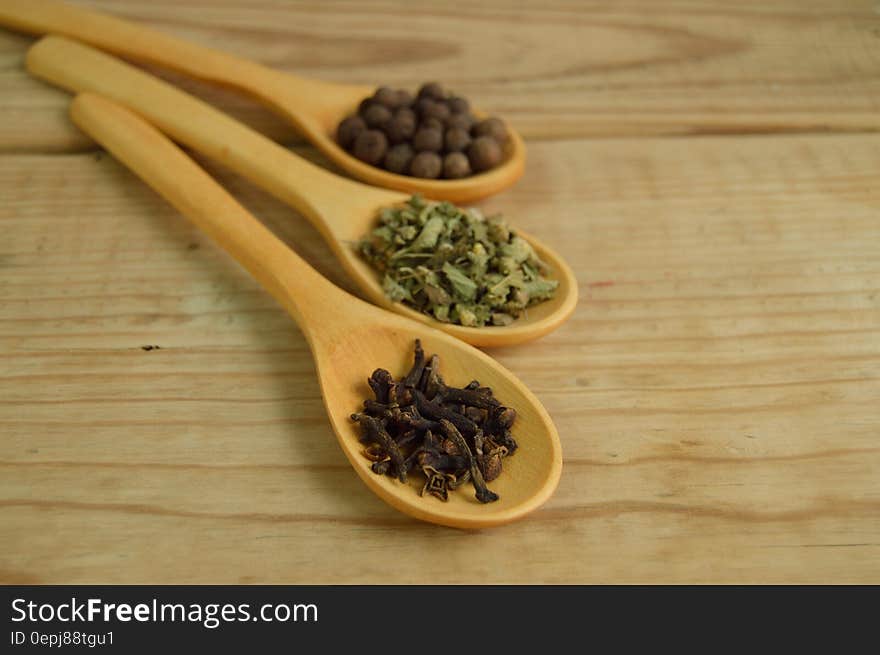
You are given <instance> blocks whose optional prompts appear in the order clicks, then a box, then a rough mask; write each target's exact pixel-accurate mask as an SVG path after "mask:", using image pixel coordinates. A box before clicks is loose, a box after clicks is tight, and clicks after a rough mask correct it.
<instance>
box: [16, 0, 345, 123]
mask: <svg viewBox="0 0 880 655" xmlns="http://www.w3.org/2000/svg"><path fill="white" fill-rule="evenodd" d="M0 24H3V25H5V26H7V27H10V28H12V29H15V30H18V31H22V32H28V33H31V34H61V35H65V36H69V37H72V38H74V39H77V40H79V41H83V42H85V43H90V44H92V45H94V46H96V47H98V48H101V49H102V50H106V51H108V52H113V53H116V54H119V55H123V56H125V57H127V58H129V59H133V60H136V61H142V62H148V63H152V64H158V65H160V66H164V67H166V68H169V69H171V70H176V71H179V72H181V73H186V74H188V75H192V76H193V77H198V78H200V79H203V80H207V81H210V82H218V83H222V84H225V85H229V86H233V87H237V88H239V89H242V90H244V91H247V92H249V93H251V94H253V95H256V96H258V97H261V98H264V99H266V100H269V101H271V98H265V95H266V93H267V92H271V88H273V87H276V86H278V85H279V84H281V85H284V86H285V87H286V88H288V89H289V91H290V92H291V93H295V94H296V96H297V97H298V98H300V99H301V101H302V103H303V108H304V109H308V108H310V107H311V105H312V104H315V103H320V101H321V98H322V97H323V91H326V89H327V88H328V87H332V86H335V85H332V84H330V83H328V82H324V81H322V80H310V79H307V78H303V77H298V76H295V75H291V74H288V73H283V74H282V73H279V72H278V71H275V70H272V69H271V68H268V67H266V66H262V65H261V64H258V63H256V62H253V61H248V60H246V59H242V58H240V57H235V56H233V55H230V54H227V53H224V52H221V51H219V50H214V49H212V48H208V47H205V46H201V45H197V44H194V43H188V42H186V41H183V40H180V39H177V38H174V37H173V36H169V35H167V34H163V33H162V32H158V31H156V30H153V29H150V28H148V27H144V26H142V25H138V24H137V23H133V22H129V21H127V20H124V19H121V18H116V17H114V16H110V15H107V14H103V13H100V12H97V11H92V10H89V9H85V8H83V7H77V6H73V5H69V4H66V3H64V2H59V1H58V0H0Z"/></svg>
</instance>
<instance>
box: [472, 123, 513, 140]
mask: <svg viewBox="0 0 880 655" xmlns="http://www.w3.org/2000/svg"><path fill="white" fill-rule="evenodd" d="M473 134H474V136H475V137H476V136H491V137H492V138H493V139H495V140H496V141H497V142H498V143H499V144H501V145H504V144H505V143H507V138H508V134H507V127H506V126H505V125H504V122H503V121H502V120H501V119H500V118H494V117H493V118H487V119H486V120H483V121H480V122H479V123H477V124H476V125H474V128H473Z"/></svg>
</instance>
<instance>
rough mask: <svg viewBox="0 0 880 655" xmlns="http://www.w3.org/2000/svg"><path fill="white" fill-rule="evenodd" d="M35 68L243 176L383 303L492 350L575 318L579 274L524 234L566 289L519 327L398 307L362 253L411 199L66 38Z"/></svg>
mask: <svg viewBox="0 0 880 655" xmlns="http://www.w3.org/2000/svg"><path fill="white" fill-rule="evenodd" d="M27 68H28V71H30V72H31V73H32V74H34V75H36V76H37V77H40V78H43V79H45V80H48V81H50V82H53V83H55V84H57V85H59V86H61V87H64V88H66V89H69V90H71V91H74V92H83V91H89V92H93V93H98V94H101V95H104V96H106V97H109V98H112V99H114V100H116V101H118V102H120V103H123V104H125V105H126V106H128V107H130V108H132V109H133V110H135V111H136V112H138V113H139V114H140V115H142V116H144V117H145V118H147V119H148V120H149V121H150V122H151V123H153V124H154V125H156V126H157V127H159V128H160V129H161V130H162V131H163V132H165V133H166V134H168V135H169V136H171V137H172V138H174V139H175V140H176V141H178V142H180V143H183V144H185V145H187V146H189V147H191V148H193V149H194V150H196V151H198V152H201V153H202V154H204V155H206V156H208V157H210V158H211V159H214V160H216V161H218V162H220V163H221V164H224V165H226V166H228V167H229V168H231V169H232V170H234V171H237V172H238V173H240V174H241V175H243V176H244V177H246V178H248V179H249V180H251V181H252V182H253V183H255V184H256V185H258V186H260V187H262V188H263V189H265V190H266V191H268V192H269V193H271V194H273V195H274V196H276V197H277V198H279V199H281V200H282V201H284V202H286V203H288V204H289V205H291V206H292V207H294V208H295V209H297V210H298V211H299V212H300V213H302V214H303V216H305V217H306V218H307V219H308V220H309V221H310V222H311V223H312V225H314V226H315V227H316V228H317V229H318V230H319V231H320V232H321V234H322V235H323V236H324V238H325V239H326V241H327V243H328V244H329V245H330V247H331V248H332V249H333V252H334V253H335V254H336V256H337V257H338V258H339V261H340V262H341V263H342V265H343V267H344V268H345V270H346V272H347V273H348V274H349V275H350V276H351V278H352V279H353V280H354V281H355V283H357V285H358V286H359V287H360V289H361V290H362V291H363V292H364V293H365V294H366V296H367V297H368V298H369V300H370V301H372V302H374V303H376V304H377V305H380V306H383V307H386V308H388V309H391V310H393V311H396V312H398V313H400V314H403V315H405V316H409V317H410V318H412V319H414V320H418V321H421V322H423V323H428V324H431V325H433V326H435V327H437V328H439V329H442V330H444V331H445V332H448V333H450V334H453V335H455V336H457V337H459V338H460V339H463V340H464V341H467V342H468V343H471V344H474V345H478V346H488V347H492V346H508V345H512V344H516V343H522V342H525V341H530V340H532V339H536V338H538V337H540V336H542V335H544V334H546V333H548V332H550V331H551V330H554V329H556V328H557V327H559V325H561V324H562V323H563V322H564V321H565V320H566V319H568V318H569V316H571V314H572V312H573V311H574V308H575V305H576V304H577V297H578V288H577V281H576V280H575V278H574V274H573V273H572V272H571V269H570V268H569V267H568V265H567V264H566V263H565V261H564V260H563V259H562V258H561V257H560V256H559V255H558V254H556V253H555V252H554V251H553V250H551V249H550V248H548V247H547V246H544V245H543V244H541V243H540V242H538V241H537V240H536V239H535V238H534V237H531V236H529V235H526V234H522V233H520V234H521V235H522V236H523V237H524V238H526V239H527V240H528V241H529V242H530V243H531V244H532V246H533V247H534V248H535V251H536V252H537V253H538V255H539V256H540V257H541V259H543V260H544V261H545V262H547V264H548V265H549V266H550V269H551V271H552V275H553V276H554V277H555V278H556V279H557V280H559V287H558V289H557V291H556V295H555V296H554V297H553V298H552V299H551V300H548V301H545V302H542V303H540V304H537V305H535V306H533V307H530V308H529V309H528V311H527V314H526V315H525V316H523V317H521V318H519V319H517V320H516V321H514V322H513V323H512V324H511V325H508V326H504V327H500V326H488V327H481V328H475V327H463V326H461V325H452V324H448V323H440V322H438V321H436V320H434V318H433V317H429V316H427V315H425V314H422V313H421V312H417V311H415V310H413V309H410V308H408V307H406V306H405V305H403V304H401V303H396V302H392V301H391V300H389V299H388V297H387V296H386V295H385V293H384V292H383V291H382V286H381V283H380V279H379V275H378V274H377V273H376V271H375V270H373V269H372V268H371V267H370V266H369V265H368V264H367V263H366V262H365V261H364V260H363V259H362V258H361V257H360V256H359V255H358V254H357V252H356V250H355V247H354V244H355V243H356V242H357V241H358V240H359V239H360V238H361V237H363V236H364V235H366V234H367V233H369V231H370V230H371V229H372V228H373V227H374V225H375V222H376V215H377V212H378V210H379V209H380V208H382V207H387V206H389V205H394V204H397V203H400V202H402V201H403V200H405V199H406V198H408V197H409V196H408V195H407V194H405V193H400V192H396V191H389V190H387V189H378V188H376V187H371V186H368V185H366V184H362V183H360V182H355V181H354V180H350V179H348V178H344V177H340V176H338V175H334V174H332V173H330V172H328V171H326V170H325V169H323V168H321V167H320V166H316V165H314V164H311V163H309V162H307V161H306V160H304V159H302V158H301V157H298V156H297V155H295V154H293V153H292V152H290V151H289V150H288V149H286V148H284V147H282V146H280V145H278V144H277V143H275V142H274V141H272V140H271V139H268V138H266V137H264V136H262V135H261V134H259V133H258V132H255V131H254V130H252V129H250V128H249V127H247V126H245V125H243V124H241V123H239V122H238V121H236V120H234V119H232V118H230V117H229V116H227V115H226V114H224V113H222V112H220V111H218V110H217V109H215V108H213V107H211V106H210V105H208V104H207V103H205V102H202V101H201V100H199V99H197V98H194V97H193V96H190V95H188V94H186V93H184V92H183V91H181V90H179V89H177V88H175V87H174V86H172V85H170V84H168V83H166V82H163V81H162V80H160V79H158V78H156V77H154V76H152V75H149V74H147V73H145V72H143V71H141V70H139V69H137V68H135V67H133V66H130V65H128V64H126V63H124V62H122V61H120V60H118V59H116V58H115V57H112V56H111V55H108V54H105V53H103V52H101V51H99V50H95V49H94V48H91V47H89V46H87V45H83V44H81V43H78V42H76V41H71V40H69V39H67V38H65V37H61V36H47V37H44V38H43V39H41V40H40V41H38V42H37V43H36V44H35V45H33V46H32V47H31V49H30V50H29V51H28V54H27Z"/></svg>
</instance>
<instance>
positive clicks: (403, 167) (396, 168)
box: [384, 143, 415, 175]
mask: <svg viewBox="0 0 880 655" xmlns="http://www.w3.org/2000/svg"><path fill="white" fill-rule="evenodd" d="M414 154H415V152H414V151H413V149H412V146H411V145H410V144H408V143H398V144H397V145H396V146H393V147H391V148H389V149H388V153H387V154H386V155H385V162H384V164H385V169H386V170H389V171H391V172H392V173H398V174H400V175H405V174H406V172H407V170H408V169H409V165H410V162H411V161H412V159H413V155H414Z"/></svg>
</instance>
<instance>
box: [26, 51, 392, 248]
mask: <svg viewBox="0 0 880 655" xmlns="http://www.w3.org/2000/svg"><path fill="white" fill-rule="evenodd" d="M26 63H27V69H28V71H29V72H30V73H32V74H33V75H36V76H37V77H40V78H43V79H45V80H47V81H49V82H52V83H53V84H57V85H58V86H61V87H63V88H65V89H68V90H70V91H74V92H77V93H81V92H92V93H96V94H99V95H103V96H106V97H108V98H112V99H114V100H116V101H117V102H120V103H122V104H124V105H126V106H128V107H130V108H131V109H133V110H135V111H136V112H137V113H138V114H140V115H142V116H144V117H145V118H147V119H148V120H149V121H150V122H151V123H152V124H154V125H156V126H157V127H158V128H159V129H160V130H162V131H163V132H164V133H165V134H167V135H169V136H170V137H172V138H173V139H174V140H175V141H177V142H179V143H182V144H185V145H187V146H189V147H190V148H193V149H194V150H196V151H197V152H200V153H202V154H204V155H206V156H207V157H209V158H211V159H213V160H215V161H217V162H219V163H221V164H223V165H225V166H228V167H229V168H231V169H232V170H234V171H236V172H237V173H240V174H241V175H243V176H244V177H246V178H248V179H249V180H251V181H252V182H254V183H255V184H257V185H258V186H260V187H262V188H264V189H266V190H267V191H268V192H269V193H271V194H273V195H274V196H276V197H277V198H279V199H281V200H282V201H284V202H286V203H288V204H289V205H291V206H292V207H294V208H295V209H297V210H298V211H300V212H301V213H302V214H303V215H304V216H305V217H306V218H307V219H309V221H310V222H311V223H312V224H313V225H314V226H315V227H316V228H317V229H318V230H319V231H321V232H322V234H323V235H324V237H325V238H326V239H327V241H328V243H330V245H331V247H337V246H336V244H337V242H338V240H339V239H347V238H350V235H348V234H346V233H345V230H344V228H345V227H346V225H345V224H344V223H343V224H336V225H335V226H333V225H331V224H329V223H328V221H332V220H333V217H334V216H338V215H339V212H338V209H339V205H340V198H347V197H348V198H350V197H358V196H365V195H375V194H376V193H377V190H376V189H374V188H373V187H369V186H367V185H364V184H361V183H359V182H354V181H352V180H349V179H347V178H343V177H340V176H338V175H334V174H332V173H330V172H328V171H326V170H324V169H323V168H321V167H319V166H316V165H314V164H312V163H310V162H307V161H306V160H304V159H302V158H301V157H299V156H297V155H295V154H293V153H292V152H290V151H289V150H288V149H286V148H284V147H282V146H280V145H278V144H277V143H275V142H274V141H272V140H271V139H268V138H266V137H265V136H263V135H262V134H260V133H258V132H256V131H254V130H252V129H251V128H249V127H247V126H246V125H243V124H242V123H239V122H238V121H236V120H235V119H233V118H231V117H230V116H227V115H226V114H224V113H223V112H221V111H219V110H217V109H215V108H214V107H212V106H211V105H209V104H207V103H206V102H203V101H201V100H199V99H198V98H195V97H193V96H191V95H189V94H187V93H185V92H183V91H181V90H179V89H177V88H175V87H174V86H172V85H171V84H168V83H167V82H164V81H162V80H160V79H158V78H156V77H154V76H153V75H150V74H148V73H145V72H143V71H141V70H140V69H138V68H135V67H134V66H130V65H128V64H126V63H124V62H122V61H120V60H119V59H117V58H115V57H113V56H111V55H108V54H106V53H103V52H101V51H99V50H96V49H94V48H92V47H89V46H87V45H84V44H82V43H78V42H76V41H71V40H70V39H67V38H65V37H62V36H47V37H43V38H42V39H41V40H40V41H38V42H37V43H36V44H35V45H33V46H32V47H31V49H30V50H29V51H28V54H27V62H26ZM340 232H341V233H340Z"/></svg>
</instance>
